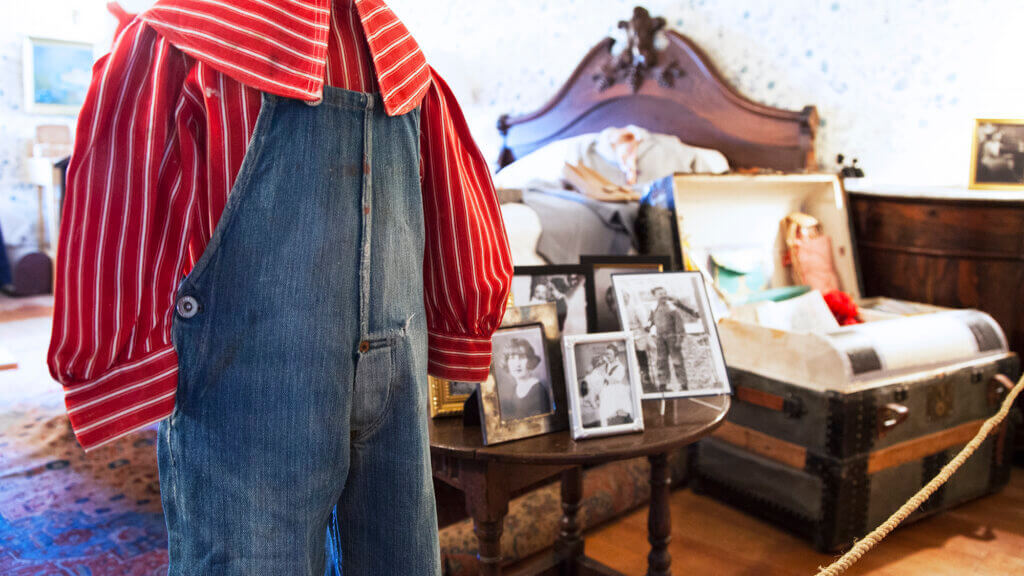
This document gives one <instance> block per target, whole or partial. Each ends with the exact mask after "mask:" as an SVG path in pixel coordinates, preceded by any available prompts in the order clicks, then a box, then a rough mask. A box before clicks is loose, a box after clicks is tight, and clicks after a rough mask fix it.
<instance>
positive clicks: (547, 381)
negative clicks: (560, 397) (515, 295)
mask: <svg viewBox="0 0 1024 576" xmlns="http://www.w3.org/2000/svg"><path fill="white" fill-rule="evenodd" d="M538 351H539V353H538ZM494 352H495V355H494V360H495V364H496V365H495V368H496V370H495V371H494V379H495V381H496V383H497V389H498V404H499V410H500V412H501V419H502V420H505V421H508V420H519V419H522V418H530V417H532V416H541V415H544V414H550V413H551V412H553V411H554V409H555V402H554V396H553V394H552V391H551V376H550V372H549V369H548V363H547V361H546V360H545V358H544V357H543V354H544V336H543V333H542V331H541V327H540V326H539V325H537V326H527V327H522V328H513V329H509V330H500V331H499V332H498V333H496V334H495V335H494Z"/></svg>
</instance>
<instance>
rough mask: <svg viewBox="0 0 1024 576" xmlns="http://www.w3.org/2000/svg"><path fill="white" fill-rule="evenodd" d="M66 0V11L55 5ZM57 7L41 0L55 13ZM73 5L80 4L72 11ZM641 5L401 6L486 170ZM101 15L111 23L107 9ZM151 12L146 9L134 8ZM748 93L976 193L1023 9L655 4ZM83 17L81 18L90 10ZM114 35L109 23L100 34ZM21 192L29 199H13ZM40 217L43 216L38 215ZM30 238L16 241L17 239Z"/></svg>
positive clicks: (15, 133)
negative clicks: (508, 137)
mask: <svg viewBox="0 0 1024 576" xmlns="http://www.w3.org/2000/svg"><path fill="white" fill-rule="evenodd" d="M48 2H49V3H61V0H48ZM45 3H46V2H36V4H45ZM63 3H65V4H67V3H69V1H68V0H63ZM637 3H638V2H637V1H636V0H630V1H627V0H557V1H556V0H519V1H516V2H510V1H508V0H444V1H443V2H442V1H429V2H424V1H423V0H390V1H389V2H388V4H389V5H390V6H391V7H392V8H393V9H394V10H395V12H396V13H398V15H399V16H400V17H401V18H402V19H403V20H404V21H405V23H406V25H407V26H408V27H409V29H410V30H411V31H412V33H413V35H414V36H415V37H416V38H417V40H418V41H419V43H420V45H421V47H422V48H423V50H424V52H426V54H427V58H428V60H429V61H430V62H431V64H432V65H433V66H434V67H435V68H437V69H438V71H439V72H440V73H441V74H442V75H443V76H444V77H445V78H446V80H448V82H449V83H450V84H451V86H452V88H453V90H454V91H455V93H456V95H457V96H458V97H459V99H460V101H461V103H462V106H463V109H464V112H465V113H466V117H467V120H468V121H469V124H470V127H471V128H472V130H473V132H474V134H475V136H476V138H477V141H478V144H479V145H480V147H481V149H482V150H483V151H484V153H485V154H486V156H487V158H488V159H489V160H492V161H493V160H494V159H496V158H497V153H498V150H499V148H500V141H499V138H498V134H497V130H496V129H495V122H496V120H497V118H498V116H499V115H500V114H502V113H506V112H510V113H522V112H528V111H531V110H534V109H536V108H537V107H539V106H541V105H543V104H544V103H545V102H546V101H547V99H548V98H550V97H551V96H553V95H554V93H555V91H556V90H557V89H558V87H559V86H560V85H561V84H562V83H563V82H564V81H565V80H566V79H567V78H568V76H569V74H570V73H571V72H572V70H573V68H574V67H575V66H576V64H577V63H578V62H579V60H580V59H581V58H582V57H583V55H584V54H585V53H586V52H587V50H589V49H590V47H591V46H593V45H594V44H596V43H597V42H598V41H600V40H601V39H602V38H603V37H605V36H606V35H609V34H612V35H615V34H618V30H617V29H616V23H617V22H618V21H619V20H621V19H625V18H628V17H629V15H630V14H631V11H632V8H633V6H634V5H636V4H637ZM92 4H96V5H97V8H96V10H97V12H98V13H99V15H100V16H98V17H104V15H105V14H104V13H103V11H102V6H99V5H100V4H102V3H101V2H92V3H91V4H90V5H92ZM129 4H131V5H132V6H131V7H132V8H133V9H140V8H142V7H143V6H142V5H144V4H145V0H134V1H132V2H129ZM641 4H642V5H643V6H645V7H647V8H648V9H649V10H650V11H651V13H652V14H653V15H655V16H664V17H665V18H666V19H667V20H668V23H669V26H671V27H672V28H674V29H676V30H678V31H680V32H682V33H683V34H685V35H687V36H689V37H690V38H692V39H693V40H694V41H696V42H697V44H699V45H700V46H701V47H702V48H703V49H704V51H705V52H706V53H707V54H708V55H709V56H710V57H711V59H712V60H713V61H714V63H715V65H716V66H717V67H718V69H719V70H720V71H721V73H722V74H723V75H724V76H725V78H726V79H727V80H728V81H729V82H730V83H732V84H733V86H734V87H736V88H737V89H738V90H739V91H740V92H741V93H743V94H745V95H746V96H748V97H749V98H752V99H753V100H756V101H759V102H763V103H765V104H770V105H773V106H780V107H784V108H788V109H793V110H799V109H800V108H802V107H803V106H805V105H807V104H814V105H816V106H817V107H818V111H819V113H820V116H821V129H820V132H819V137H818V142H817V146H818V150H817V152H818V158H819V161H820V162H821V163H822V168H826V169H833V168H834V159H835V155H836V153H838V152H843V153H845V154H847V155H848V156H855V157H857V158H859V159H860V164H861V165H862V166H863V167H864V169H865V171H866V172H867V175H868V176H869V177H870V178H871V179H872V180H873V181H875V182H882V183H885V184H915V185H951V186H966V183H967V178H968V171H969V160H970V158H969V157H970V143H971V130H972V127H973V119H974V118H976V117H996V118H1001V117H1005V118H1013V117H1017V118H1021V117H1024V98H1022V97H1021V95H1022V94H1024V74H1022V73H1021V71H1020V70H1021V66H1020V65H1019V58H1018V56H1017V55H1018V54H1019V53H1020V51H1021V49H1020V46H1019V42H1018V40H1017V39H1018V38H1019V36H1020V30H1021V29H1022V26H1024V7H1022V6H1021V3H1020V0H969V1H968V0H857V1H856V2H854V1H853V0H774V1H772V2H749V1H746V0H647V1H645V2H642V3H641ZM82 10H85V8H82ZM99 28H102V27H99ZM15 30H17V28H12V27H11V24H10V23H2V22H0V91H2V92H0V107H2V108H0V113H2V116H0V222H2V223H3V225H4V231H5V233H6V232H7V230H8V222H9V221H11V220H14V219H16V218H15V217H14V216H12V215H11V214H10V212H11V211H12V210H13V211H15V212H17V211H23V210H28V206H29V204H31V205H32V210H33V214H34V199H33V200H31V202H30V201H29V200H26V199H27V198H29V197H30V196H31V197H33V198H34V193H33V194H26V193H25V189H24V187H23V186H22V185H21V184H19V183H18V178H17V177H16V175H15V172H16V167H17V165H18V163H19V160H18V159H17V158H15V156H16V155H17V152H18V150H19V148H18V146H19V143H20V142H22V141H23V140H24V139H25V138H27V137H30V135H31V131H32V129H33V128H32V126H33V124H32V122H33V121H34V120H33V119H26V118H25V117H24V115H21V114H20V113H19V111H18V110H19V109H18V107H19V106H20V105H21V70H20V62H19V61H20V38H19V37H17V36H18V34H19V32H15ZM12 197H18V198H20V200H17V201H15V200H12ZM32 218H34V216H32V217H31V218H29V219H32ZM17 240H18V238H8V242H13V241H17Z"/></svg>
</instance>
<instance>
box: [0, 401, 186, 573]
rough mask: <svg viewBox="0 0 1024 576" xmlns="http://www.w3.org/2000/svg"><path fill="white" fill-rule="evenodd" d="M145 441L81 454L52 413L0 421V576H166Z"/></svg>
mask: <svg viewBox="0 0 1024 576" xmlns="http://www.w3.org/2000/svg"><path fill="white" fill-rule="evenodd" d="M155 437H156V430H155V429H147V430H144V431H142V432H140V433H138V434H135V435H131V436H128V437H126V438H123V439H121V440H120V441H117V442H114V443H111V444H109V445H107V446H104V447H102V448H100V449H98V450H96V451H94V452H90V453H89V454H86V453H85V452H84V451H82V449H81V448H80V447H79V446H78V444H77V443H76V442H75V439H74V436H73V435H72V433H71V429H70V426H69V425H68V422H67V418H65V417H64V416H63V415H62V414H58V415H53V414H52V412H41V411H39V410H33V411H20V412H14V413H12V412H7V413H5V414H3V415H2V416H0V574H5V575H8V576H37V575H38V576H43V575H46V576H50V575H54V574H60V575H69V576H71V575H73V576H86V575H88V576H92V575H106V574H111V575H113V574H117V575H124V576H157V575H164V574H167V549H166V548H167V532H166V529H165V527H164V517H163V512H162V510H161V507H160V486H159V483H158V478H157V467H156V449H155V446H154V439H155Z"/></svg>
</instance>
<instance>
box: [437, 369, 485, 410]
mask: <svg viewBox="0 0 1024 576" xmlns="http://www.w3.org/2000/svg"><path fill="white" fill-rule="evenodd" d="M427 380H428V381H429V382H430V417H431V418H441V417H443V416H458V415H460V414H462V407H463V405H464V404H465V403H466V400H467V399H468V398H469V396H470V395H471V394H472V393H473V391H474V390H476V387H477V386H478V385H479V382H452V381H451V380H444V379H442V378H435V377H433V376H428V377H427Z"/></svg>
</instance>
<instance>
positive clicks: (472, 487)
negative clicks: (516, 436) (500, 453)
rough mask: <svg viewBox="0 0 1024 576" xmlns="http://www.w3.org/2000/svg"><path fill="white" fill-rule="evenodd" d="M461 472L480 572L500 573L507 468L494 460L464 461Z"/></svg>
mask: <svg viewBox="0 0 1024 576" xmlns="http://www.w3.org/2000/svg"><path fill="white" fill-rule="evenodd" d="M461 474H462V482H463V489H464V491H465V493H466V510H467V511H468V512H469V515H470V516H472V517H473V532H474V533H475V534H476V539H477V547H478V552H477V558H478V559H479V562H480V574H481V575H482V576H501V562H502V557H501V533H502V532H503V531H504V528H505V515H506V514H508V501H509V490H508V484H507V482H506V480H507V470H505V469H504V468H503V467H500V466H497V465H494V464H487V463H479V462H464V463H462V465H461Z"/></svg>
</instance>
